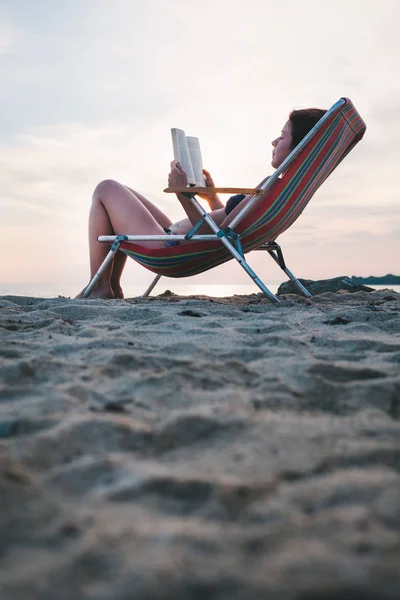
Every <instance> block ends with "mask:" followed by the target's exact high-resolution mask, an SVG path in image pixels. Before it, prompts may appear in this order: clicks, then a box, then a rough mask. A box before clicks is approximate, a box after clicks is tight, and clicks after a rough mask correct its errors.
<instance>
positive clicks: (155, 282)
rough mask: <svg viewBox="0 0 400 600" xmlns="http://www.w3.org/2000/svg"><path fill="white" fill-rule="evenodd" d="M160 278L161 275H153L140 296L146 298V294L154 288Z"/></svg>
mask: <svg viewBox="0 0 400 600" xmlns="http://www.w3.org/2000/svg"><path fill="white" fill-rule="evenodd" d="M160 279H161V275H156V276H155V277H154V279H153V281H152V282H151V284H150V285H149V287H148V288H147V290H146V291H145V292H144V294H142V295H141V298H147V296H148V295H149V294H150V292H151V291H152V290H153V289H154V288H155V286H156V285H157V283H158V282H159V281H160Z"/></svg>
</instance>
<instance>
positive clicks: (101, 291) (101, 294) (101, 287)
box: [75, 282, 122, 300]
mask: <svg viewBox="0 0 400 600" xmlns="http://www.w3.org/2000/svg"><path fill="white" fill-rule="evenodd" d="M88 285H89V284H88ZM86 288H87V286H86V287H84V288H83V290H82V291H81V292H80V293H79V294H78V295H77V296H75V298H85V296H84V293H85V290H86ZM121 292H122V290H121ZM116 297H117V296H115V295H114V292H113V290H112V289H111V287H110V285H109V284H102V283H101V282H99V283H97V284H96V285H95V287H94V289H93V290H92V291H91V292H90V294H89V296H87V298H86V299H89V300H91V299H94V298H104V299H107V300H114V298H116Z"/></svg>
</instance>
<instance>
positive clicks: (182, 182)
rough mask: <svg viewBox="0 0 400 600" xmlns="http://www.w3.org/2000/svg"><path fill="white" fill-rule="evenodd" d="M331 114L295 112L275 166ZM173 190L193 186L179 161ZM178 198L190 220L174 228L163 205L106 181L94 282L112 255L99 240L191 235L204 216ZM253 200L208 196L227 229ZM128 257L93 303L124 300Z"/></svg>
mask: <svg viewBox="0 0 400 600" xmlns="http://www.w3.org/2000/svg"><path fill="white" fill-rule="evenodd" d="M325 112H326V111H325V110H321V109H318V108H309V109H303V110H293V111H292V112H291V113H290V115H289V120H288V121H287V122H286V123H285V125H284V126H283V129H282V131H281V135H280V136H279V137H278V138H276V139H275V140H273V141H272V146H273V150H272V160H271V165H272V167H274V168H275V169H277V168H278V167H279V166H280V165H281V164H282V163H283V161H284V160H285V159H286V158H287V157H288V156H289V154H290V153H291V151H292V150H293V149H294V148H295V147H296V146H297V145H298V144H299V143H300V142H301V140H302V139H303V138H304V137H305V136H306V135H307V133H308V132H309V131H310V130H311V129H312V127H313V126H314V125H315V124H316V123H317V122H318V121H319V119H320V118H321V117H322V116H323V115H324V114H325ZM204 175H205V179H206V184H207V186H208V187H214V182H213V180H212V177H211V176H210V173H209V172H208V171H206V170H204ZM266 179H268V177H267V178H266ZM266 179H264V180H263V181H262V182H261V183H260V184H259V186H261V185H262V183H264V181H266ZM168 185H169V186H170V187H185V186H186V185H187V175H186V173H185V172H184V171H183V169H182V167H181V165H180V163H178V162H176V161H172V163H171V172H170V174H169V176H168ZM259 186H258V187H259ZM177 198H178V200H179V202H180V203H181V205H182V208H183V209H184V211H185V213H186V215H187V218H186V219H183V220H181V221H178V222H177V223H174V224H172V222H171V220H170V219H169V218H168V217H167V216H166V215H165V214H164V213H163V212H162V211H161V210H160V209H159V208H157V206H155V205H154V204H153V203H152V202H150V200H147V198H145V197H144V196H142V195H141V194H139V192H137V191H135V190H133V189H132V188H129V187H128V186H125V185H122V184H121V183H118V182H117V181H113V180H105V181H102V182H101V183H99V184H98V185H97V187H96V189H95V190H94V193H93V200H92V206H91V209H90V214H89V254H90V273H91V274H90V279H92V278H93V276H94V275H95V274H96V273H97V271H98V268H99V267H100V265H101V263H102V262H103V260H104V258H105V257H106V255H107V253H108V251H109V247H108V246H107V245H106V244H99V243H98V242H97V237H98V236H99V235H119V234H127V233H129V235H143V234H149V235H165V232H167V233H170V234H171V235H174V234H177V233H179V234H186V233H187V232H188V231H189V230H190V229H191V228H192V226H193V225H194V224H195V223H197V221H198V220H199V213H198V212H197V210H196V209H195V208H194V207H193V205H192V204H191V202H190V201H189V200H188V198H187V197H186V196H184V195H183V194H177ZM250 198H251V196H244V195H243V194H238V195H237V196H232V197H231V198H230V199H229V200H228V202H227V204H226V206H224V205H223V204H222V202H221V200H220V199H219V198H218V196H217V195H213V196H204V199H205V200H207V202H208V204H209V206H210V209H211V212H210V216H211V217H212V218H213V220H214V221H215V223H216V224H217V225H218V226H220V227H221V228H222V229H223V228H224V227H227V226H228V225H229V223H230V222H231V221H232V220H233V218H234V217H235V216H236V214H237V213H238V212H239V211H240V210H241V209H242V207H243V206H244V205H245V204H246V202H248V201H249V200H250ZM208 231H210V230H209V227H208V225H203V226H202V227H201V229H200V230H199V232H198V233H204V232H208ZM175 243H179V242H175ZM187 243H190V242H187ZM173 244H174V242H173V240H171V241H168V242H167V243H165V242H163V241H158V242H141V245H143V246H146V247H151V248H160V247H165V246H166V245H167V246H169V245H173ZM126 258H127V256H126V254H124V253H123V252H117V253H116V255H115V257H114V261H113V262H112V263H110V265H109V267H108V268H107V269H106V271H105V272H104V273H103V275H102V277H101V279H100V280H99V281H98V283H97V285H96V287H95V288H94V290H93V291H92V293H91V294H90V296H89V298H123V297H124V294H123V291H122V288H121V283H120V280H121V275H122V271H123V269H124V266H125V262H126ZM86 287H87V286H86ZM86 287H85V288H84V289H83V290H82V292H81V293H80V294H79V295H78V296H77V297H78V298H82V297H83V293H84V291H85V289H86Z"/></svg>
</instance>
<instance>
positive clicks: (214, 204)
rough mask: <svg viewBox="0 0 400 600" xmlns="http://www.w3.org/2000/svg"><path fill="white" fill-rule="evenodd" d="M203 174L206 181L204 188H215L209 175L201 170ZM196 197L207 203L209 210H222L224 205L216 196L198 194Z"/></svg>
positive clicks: (204, 170)
mask: <svg viewBox="0 0 400 600" xmlns="http://www.w3.org/2000/svg"><path fill="white" fill-rule="evenodd" d="M203 173H204V179H205V180H206V187H215V184H214V180H213V178H212V177H211V175H210V173H209V172H208V171H207V170H206V169H203ZM198 196H200V198H202V199H203V200H205V201H206V202H207V203H208V205H209V207H210V208H211V210H216V209H218V208H224V204H223V203H222V202H221V200H220V199H219V196H218V194H212V195H210V194H198Z"/></svg>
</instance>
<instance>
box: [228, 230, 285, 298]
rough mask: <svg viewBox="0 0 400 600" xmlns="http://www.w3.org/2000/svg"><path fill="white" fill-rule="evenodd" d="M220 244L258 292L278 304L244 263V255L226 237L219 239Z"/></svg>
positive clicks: (273, 295)
mask: <svg viewBox="0 0 400 600" xmlns="http://www.w3.org/2000/svg"><path fill="white" fill-rule="evenodd" d="M221 242H222V243H223V244H224V245H225V247H226V248H227V249H228V250H229V252H230V253H231V254H232V256H233V257H234V258H236V260H237V261H238V263H239V265H240V266H241V267H242V268H243V269H244V270H245V271H246V273H247V274H248V275H249V276H250V277H251V279H252V280H253V281H254V283H255V284H256V285H257V286H258V287H259V288H260V290H261V291H262V292H263V294H265V295H266V296H267V298H268V300H270V301H271V302H273V303H274V304H278V302H280V300H279V298H277V297H276V296H275V294H273V293H272V292H271V291H270V290H269V289H268V288H267V286H266V285H265V284H264V283H263V282H262V281H261V279H260V278H259V277H258V276H257V275H256V273H255V272H254V271H253V269H252V268H251V267H250V265H249V264H248V263H247V262H246V259H245V257H244V255H242V254H240V253H239V252H238V251H237V250H236V248H235V247H234V246H233V244H232V243H231V242H230V241H228V240H227V239H226V237H221Z"/></svg>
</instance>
